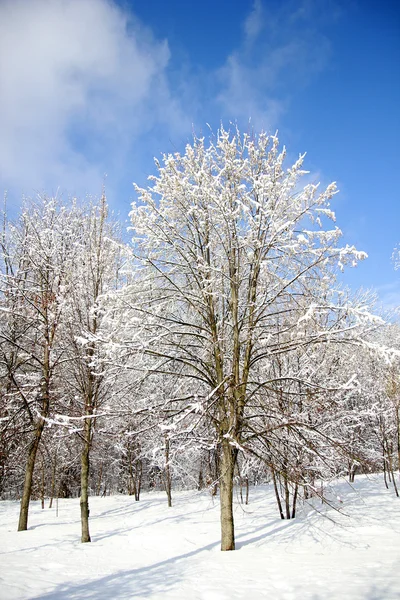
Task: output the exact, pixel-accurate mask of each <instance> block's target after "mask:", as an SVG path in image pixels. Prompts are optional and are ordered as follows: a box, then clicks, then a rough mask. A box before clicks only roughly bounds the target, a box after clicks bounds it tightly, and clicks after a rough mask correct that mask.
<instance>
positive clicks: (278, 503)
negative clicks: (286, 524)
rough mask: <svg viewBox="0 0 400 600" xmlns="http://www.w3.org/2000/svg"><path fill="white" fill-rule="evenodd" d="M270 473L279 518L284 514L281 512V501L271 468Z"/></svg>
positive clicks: (273, 471) (283, 516)
mask: <svg viewBox="0 0 400 600" xmlns="http://www.w3.org/2000/svg"><path fill="white" fill-rule="evenodd" d="M271 473H272V481H273V484H274V491H275V498H276V503H277V505H278V509H279V514H280V516H281V519H284V518H285V515H284V514H283V508H282V502H281V498H280V495H279V490H278V484H277V482H276V475H275V469H273V468H271Z"/></svg>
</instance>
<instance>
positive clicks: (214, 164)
mask: <svg viewBox="0 0 400 600" xmlns="http://www.w3.org/2000/svg"><path fill="white" fill-rule="evenodd" d="M285 157H286V151H285V149H282V150H280V149H279V143H278V139H277V137H276V136H268V135H266V134H264V133H261V134H260V135H259V136H258V137H251V136H249V135H244V136H241V135H240V133H239V131H234V132H233V134H232V133H230V132H229V131H226V130H224V129H223V128H221V129H220V131H219V132H218V135H217V137H216V139H215V140H212V141H211V142H210V144H209V145H208V146H207V145H206V143H205V142H204V140H203V139H198V138H195V139H194V142H193V145H188V146H187V148H186V150H185V153H184V154H183V155H181V154H179V153H176V154H174V155H166V156H164V158H163V165H160V164H159V163H158V162H157V163H156V164H157V168H158V175H157V176H154V177H151V178H150V179H151V181H152V184H151V185H150V187H149V188H148V189H143V188H136V189H137V192H138V195H139V200H138V202H137V203H134V205H133V207H132V212H131V215H130V216H131V220H132V228H133V232H134V252H135V255H136V257H137V261H138V264H139V265H140V267H139V269H138V273H137V282H136V286H132V288H131V300H130V305H131V307H132V313H133V316H132V319H135V321H134V322H135V323H136V324H137V325H138V326H137V334H136V335H135V334H134V333H133V334H132V335H133V339H132V344H133V345H135V347H136V349H137V351H138V352H139V351H142V352H143V353H144V354H146V355H147V356H151V357H152V358H153V367H152V368H153V370H157V369H158V370H162V372H163V373H165V374H168V373H170V374H171V376H173V377H176V375H177V374H179V376H180V378H181V379H183V380H185V379H186V380H187V381H189V380H190V381H192V382H195V383H196V385H195V386H192V389H191V391H190V393H189V394H183V395H182V400H183V402H184V406H185V409H184V410H185V414H184V415H183V413H182V411H181V412H180V413H179V414H178V415H177V419H176V421H175V428H179V424H182V423H186V424H187V419H188V418H189V416H191V417H192V419H193V422H196V420H197V421H200V420H201V418H206V419H207V420H208V422H209V423H211V424H212V425H213V428H214V432H215V444H216V446H217V448H218V452H219V457H220V460H219V484H220V502H221V548H222V550H233V549H234V547H235V541H234V523H233V511H232V499H233V481H234V469H235V463H236V459H237V455H238V452H239V451H240V450H241V449H242V448H243V441H244V440H243V434H244V432H245V430H246V427H247V425H248V424H249V419H251V418H252V417H253V415H252V410H251V400H252V399H253V398H254V395H255V394H256V393H259V392H260V391H261V390H262V389H264V390H265V394H266V396H268V386H269V385H270V383H271V382H270V374H269V373H267V374H266V376H265V374H264V373H263V370H264V369H263V366H264V365H268V364H269V362H270V361H272V360H274V359H275V358H276V357H277V356H280V355H284V354H285V353H289V352H293V351H294V350H296V349H297V348H303V349H304V348H306V347H309V346H311V345H316V344H322V343H325V342H327V341H334V340H336V339H340V340H342V339H343V336H344V335H345V333H344V332H345V331H346V330H347V327H348V325H347V323H345V322H344V321H343V317H344V315H345V313H346V311H347V307H346V306H343V305H342V304H341V303H340V302H337V300H336V298H335V294H334V293H328V292H329V289H330V288H331V286H332V283H333V281H334V273H335V271H336V269H337V268H340V269H342V268H343V266H344V265H345V264H348V263H349V264H351V265H355V264H356V263H357V261H358V260H360V259H362V258H364V257H365V254H364V253H362V252H358V251H357V250H356V249H355V248H354V247H349V246H346V247H340V246H339V245H338V241H339V238H340V236H341V231H340V229H338V228H337V227H333V228H331V229H325V228H324V226H323V222H324V221H325V220H327V219H328V220H333V221H334V219H335V216H334V213H333V212H332V210H331V208H330V200H331V198H332V197H333V195H334V194H335V193H336V187H335V185H334V184H331V185H329V186H328V187H327V188H326V189H325V190H320V187H319V185H314V184H307V185H305V186H304V187H301V178H302V176H303V175H304V174H305V173H306V172H305V171H304V170H303V160H304V156H300V157H299V159H298V160H297V161H296V162H295V164H293V165H292V166H290V167H288V168H285V166H284V162H285ZM361 316H362V315H361ZM310 320H312V321H313V322H314V323H315V327H312V328H307V327H304V324H305V323H307V322H309V321H310ZM353 327H354V324H353ZM285 377H286V376H285ZM274 379H275V380H280V379H282V377H281V376H279V374H278V375H274ZM306 384H307V382H305V385H306ZM176 400H177V398H176V394H174V402H176ZM183 416H184V417H185V419H186V421H185V419H184V418H183ZM185 427H187V426H186V425H185Z"/></svg>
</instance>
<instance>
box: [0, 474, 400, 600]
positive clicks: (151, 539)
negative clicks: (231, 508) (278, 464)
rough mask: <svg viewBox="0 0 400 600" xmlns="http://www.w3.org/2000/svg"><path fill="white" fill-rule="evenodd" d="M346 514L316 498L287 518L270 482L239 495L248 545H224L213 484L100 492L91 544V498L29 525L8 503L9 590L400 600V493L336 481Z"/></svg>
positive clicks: (2, 505)
mask: <svg viewBox="0 0 400 600" xmlns="http://www.w3.org/2000/svg"><path fill="white" fill-rule="evenodd" d="M335 494H336V495H339V496H340V497H341V499H342V503H341V504H340V506H341V510H342V511H343V512H344V513H346V515H348V516H345V515H344V514H339V513H337V512H336V511H334V510H333V509H331V508H328V507H326V506H325V505H324V506H322V505H321V503H320V502H319V501H318V502H316V508H317V510H312V509H311V508H309V507H308V508H305V509H304V510H303V511H301V514H299V518H298V519H297V518H296V519H295V520H293V521H281V520H280V519H279V518H278V517H277V511H276V508H275V504H274V499H273V496H272V491H271V490H270V489H269V487H268V486H263V487H258V488H254V489H253V488H252V489H251V490H250V503H249V505H248V506H241V505H240V504H239V503H237V505H236V512H235V516H236V534H237V551H235V552H220V550H219V522H218V518H219V506H218V501H216V500H214V501H213V500H212V499H211V497H210V496H209V495H208V494H207V493H200V492H180V493H175V494H174V498H173V500H174V506H173V507H172V508H168V507H167V506H166V497H165V494H163V493H150V494H143V498H142V499H141V500H140V502H135V501H134V499H133V498H132V497H127V496H113V497H107V498H92V499H91V519H90V527H91V534H92V540H93V542H92V543H91V544H81V543H80V541H79V539H80V522H79V500H78V499H74V500H60V501H59V514H58V517H57V516H56V510H55V508H53V509H51V510H49V509H48V508H46V509H45V510H41V508H40V505H39V503H37V502H34V503H33V504H32V506H31V510H30V519H29V530H28V531H24V532H20V533H17V532H16V525H17V515H18V508H19V507H18V503H17V502H0V554H1V556H0V598H1V600H11V599H18V600H22V599H27V598H29V599H32V598H37V599H38V598H41V599H52V600H63V599H68V600H70V599H76V600H78V599H79V600H81V599H98V598H104V599H105V598H107V599H113V600H114V599H115V598H125V599H130V598H154V599H155V598H157V599H158V598H160V599H161V598H163V599H174V600H180V599H185V600H186V599H193V600H228V599H229V600H235V599H249V600H255V599H258V598H268V599H270V600H297V599H298V600H330V599H338V600H339V599H340V600H361V599H362V600H392V599H399V598H400V500H399V499H398V498H396V497H395V496H394V493H393V491H392V490H390V491H387V490H386V489H385V487H384V485H383V482H382V479H381V477H373V478H366V477H360V478H359V479H358V481H356V483H355V485H354V487H353V488H351V487H350V486H349V485H348V484H346V483H343V482H341V483H338V484H336V490H335Z"/></svg>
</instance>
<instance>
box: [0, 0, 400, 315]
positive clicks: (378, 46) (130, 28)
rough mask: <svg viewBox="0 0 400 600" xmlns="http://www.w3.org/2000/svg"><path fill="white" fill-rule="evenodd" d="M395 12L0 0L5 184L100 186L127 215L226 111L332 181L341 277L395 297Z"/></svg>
mask: <svg viewBox="0 0 400 600" xmlns="http://www.w3.org/2000/svg"><path fill="white" fill-rule="evenodd" d="M399 65H400V8H399V7H398V5H397V3H396V2H390V1H388V0H387V1H385V0H383V1H382V2H377V1H374V2H373V1H369V0H347V1H344V0H298V1H294V0H293V1H291V0H283V1H272V0H256V1H255V2H252V1H247V0H240V1H239V0H233V1H228V0H214V1H211V0H203V1H202V2H190V1H188V0H186V1H185V0H168V1H166V0H164V1H161V0H148V1H147V2H143V0H141V1H139V0H131V1H127V0H1V2H0V131H1V136H0V186H1V189H7V190H8V193H9V198H10V203H11V204H14V205H17V204H18V203H19V198H20V197H21V194H22V193H25V194H27V195H32V194H34V193H35V192H40V191H43V190H45V191H46V192H47V193H49V194H52V193H55V192H56V191H57V190H59V193H60V192H62V193H63V194H64V195H68V194H77V195H79V196H81V197H82V196H84V195H85V194H86V193H92V194H98V193H99V191H100V189H101V185H102V182H103V180H104V177H105V175H106V187H107V192H108V197H109V200H110V203H111V205H112V206H113V208H115V209H116V210H118V211H120V213H121V216H122V217H123V218H126V217H127V214H128V211H129V206H130V201H131V200H132V198H133V188H132V182H133V181H136V182H138V183H140V184H144V183H145V181H146V177H147V176H148V175H149V174H150V173H152V172H153V171H154V168H153V157H154V156H159V155H160V154H161V153H162V152H169V151H180V150H183V148H184V145H185V144H186V142H187V141H190V138H191V134H192V131H193V129H194V130H195V131H196V133H198V134H201V133H202V132H204V133H207V130H208V129H207V126H206V124H207V123H209V124H210V125H211V127H212V128H213V129H214V130H215V129H217V128H218V125H219V123H220V122H221V121H222V122H223V123H224V124H228V123H229V121H236V122H237V123H238V124H239V126H240V127H241V128H242V129H247V128H248V127H249V119H251V125H252V126H253V127H254V128H255V129H256V130H260V129H261V128H264V129H266V130H267V131H270V132H273V133H274V132H275V131H276V130H279V137H280V139H281V141H282V143H284V144H285V145H286V146H287V148H288V152H289V155H290V156H291V157H293V158H295V157H296V156H297V155H298V154H299V153H300V152H304V151H306V152H307V160H306V166H307V168H308V169H309V170H310V171H311V172H312V175H313V177H314V178H315V179H317V180H320V181H321V182H322V183H323V184H326V183H328V182H330V181H332V180H335V181H337V182H338V186H339V188H340V190H341V193H340V194H339V195H338V196H336V198H335V202H334V206H333V208H334V209H335V210H336V213H337V218H338V225H339V226H340V227H341V229H342V230H343V231H344V234H345V237H344V241H345V242H346V243H351V244H355V245H356V246H357V247H358V248H359V249H361V250H365V251H366V252H367V253H368V254H369V259H368V260H367V261H365V262H364V263H362V264H361V265H360V266H359V267H358V268H357V269H355V270H351V271H349V272H348V273H347V274H346V275H345V281H347V282H348V283H350V284H351V286H352V287H353V288H354V289H355V288H357V287H359V286H364V287H367V288H369V287H375V288H377V289H378V292H379V294H380V297H381V298H382V300H383V301H384V302H385V304H388V305H390V304H400V274H399V273H396V272H395V271H394V269H393V265H392V263H391V259H390V257H391V253H392V250H393V248H394V246H395V245H396V244H397V243H398V242H400V227H399V222H400V219H399V217H400V194H399V191H398V190H399V185H398V181H397V180H398V178H399V177H400V151H399V139H400V117H399V107H400V66H399Z"/></svg>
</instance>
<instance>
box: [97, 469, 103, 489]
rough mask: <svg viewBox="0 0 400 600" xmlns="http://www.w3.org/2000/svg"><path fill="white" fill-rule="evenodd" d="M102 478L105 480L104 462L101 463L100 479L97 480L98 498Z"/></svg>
mask: <svg viewBox="0 0 400 600" xmlns="http://www.w3.org/2000/svg"><path fill="white" fill-rule="evenodd" d="M102 478H103V462H101V463H100V472H99V478H98V480H97V486H96V496H100V491H101V481H102Z"/></svg>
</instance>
